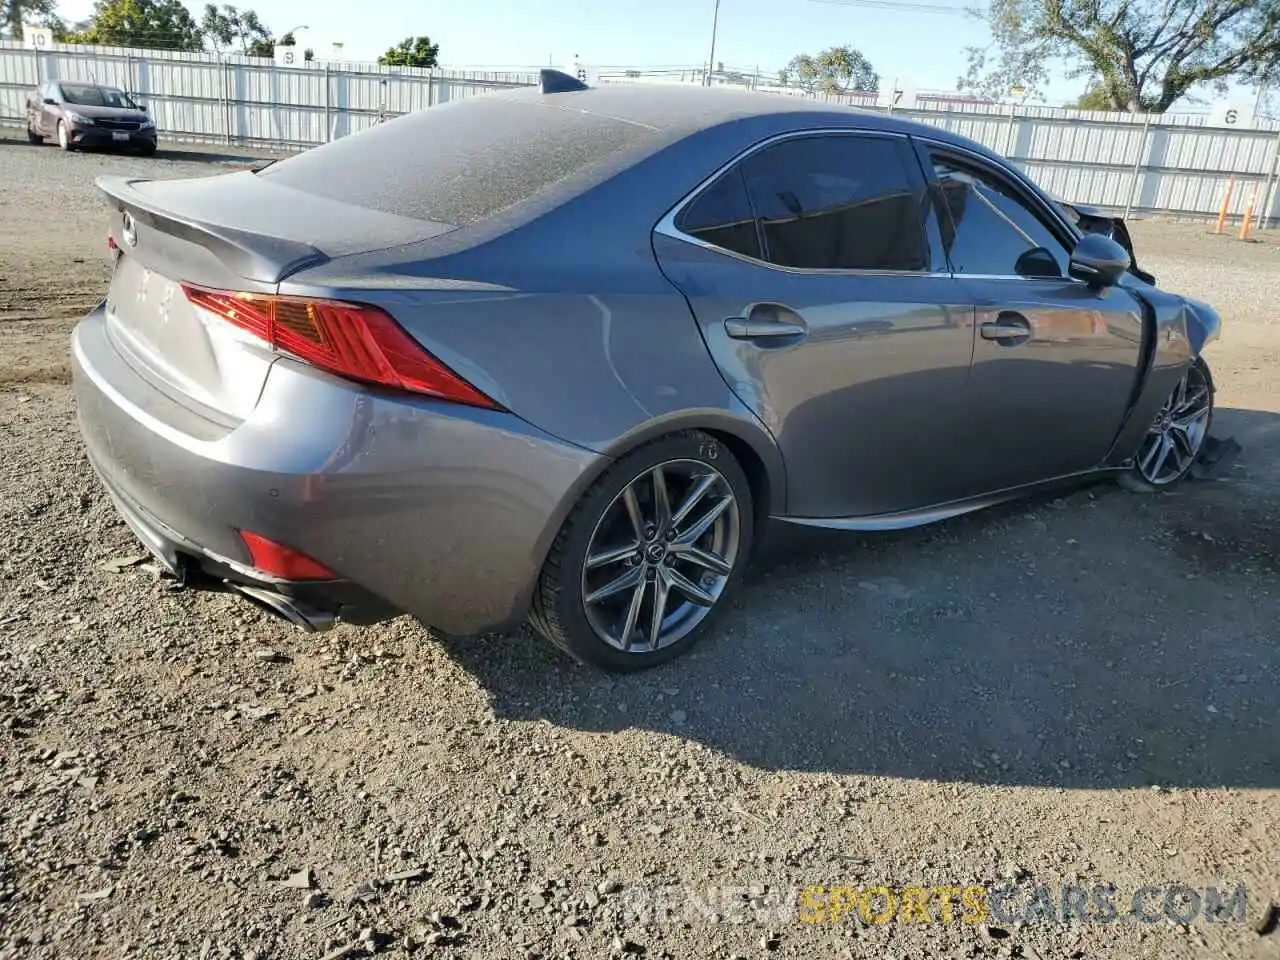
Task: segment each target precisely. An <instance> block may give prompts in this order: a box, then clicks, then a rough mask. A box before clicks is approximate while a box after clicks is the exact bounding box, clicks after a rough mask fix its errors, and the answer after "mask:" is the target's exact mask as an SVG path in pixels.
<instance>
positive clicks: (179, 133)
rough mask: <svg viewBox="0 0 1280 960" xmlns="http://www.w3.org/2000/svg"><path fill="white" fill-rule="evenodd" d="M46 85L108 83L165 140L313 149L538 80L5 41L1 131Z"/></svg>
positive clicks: (0, 66) (20, 119)
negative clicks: (145, 114) (393, 118)
mask: <svg viewBox="0 0 1280 960" xmlns="http://www.w3.org/2000/svg"><path fill="white" fill-rule="evenodd" d="M45 80H82V81H92V82H96V83H107V84H112V85H114V86H117V87H120V88H121V89H123V90H127V91H129V92H131V93H133V94H135V95H136V96H137V97H138V99H140V100H142V101H143V102H144V103H146V104H147V107H148V109H149V110H150V112H151V114H152V116H154V117H155V120H156V125H157V127H159V129H160V132H161V136H162V137H164V136H165V135H168V136H169V137H171V138H177V139H184V140H194V141H204V142H213V143H239V144H257V145H262V146H280V147H298V148H301V147H309V146H314V145H316V144H320V143H325V142H326V141H329V140H336V139H337V138H339V137H343V136H346V135H347V134H349V133H355V132H356V131H358V130H363V129H364V128H365V127H368V126H371V125H372V124H373V123H374V122H375V121H376V120H377V117H378V114H379V112H380V111H386V112H387V113H388V114H391V115H394V114H400V113H408V112H409V111H411V110H420V109H422V108H424V107H430V106H434V105H436V104H438V103H447V102H448V101H450V100H457V99H459V98H460V97H469V96H473V95H475V94H480V93H486V92H488V91H490V90H495V89H502V88H510V87H519V86H528V85H529V84H532V83H534V82H536V77H535V76H534V75H533V74H517V73H483V72H468V71H448V70H422V69H418V68H414V67H379V66H376V65H373V64H365V63H361V64H334V63H325V64H317V65H314V66H307V67H281V66H277V65H276V64H275V62H274V61H272V60H266V59H261V58H258V57H219V56H216V55H214V54H209V53H182V52H171V51H166V50H132V49H127V48H123V47H82V46H73V45H62V44H58V45H55V46H54V48H53V50H52V51H50V52H48V53H44V52H41V53H37V52H36V51H34V50H26V49H23V48H22V47H21V46H20V45H18V44H15V43H13V42H11V41H0V123H9V124H20V123H24V122H25V120H24V117H25V103H26V96H27V93H28V92H29V91H31V90H32V89H33V88H34V87H35V86H36V85H37V84H38V83H42V82H44V81H45Z"/></svg>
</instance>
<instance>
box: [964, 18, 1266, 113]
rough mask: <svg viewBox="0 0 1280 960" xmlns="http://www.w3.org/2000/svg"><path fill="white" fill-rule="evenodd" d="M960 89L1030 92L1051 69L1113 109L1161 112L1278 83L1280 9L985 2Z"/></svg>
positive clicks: (991, 93)
mask: <svg viewBox="0 0 1280 960" xmlns="http://www.w3.org/2000/svg"><path fill="white" fill-rule="evenodd" d="M977 15H978V16H980V17H981V18H982V19H984V20H985V21H986V22H987V24H988V26H990V28H991V34H992V42H991V44H990V45H989V46H988V47H986V48H985V49H978V48H973V47H971V48H969V49H968V50H967V51H966V53H967V54H968V57H969V69H968V73H967V74H966V76H964V77H962V78H961V79H960V87H961V89H970V90H975V91H978V92H980V93H983V94H986V95H988V96H995V97H1000V96H1003V95H1005V94H1006V93H1007V92H1008V90H1009V88H1010V87H1011V86H1012V85H1014V84H1021V85H1022V86H1024V87H1026V88H1027V89H1028V90H1029V91H1031V92H1032V93H1034V92H1035V91H1036V90H1037V89H1038V88H1041V87H1043V86H1044V84H1045V83H1046V82H1047V81H1048V79H1049V70H1050V68H1051V67H1052V66H1053V65H1054V64H1055V63H1065V65H1066V66H1067V68H1068V72H1069V75H1071V76H1086V75H1087V76H1091V77H1094V78H1096V83H1095V87H1096V89H1097V90H1098V91H1100V92H1099V93H1098V94H1097V95H1096V97H1095V98H1093V99H1091V102H1098V98H1101V97H1105V98H1106V100H1107V101H1108V103H1109V107H1110V109H1113V110H1128V111H1132V112H1152V113H1163V112H1164V111H1166V110H1168V109H1169V108H1170V107H1171V106H1172V105H1173V104H1174V103H1176V102H1177V101H1178V100H1179V99H1181V98H1183V97H1184V96H1186V95H1187V94H1188V93H1189V92H1191V91H1192V90H1193V89H1194V88H1196V87H1198V86H1200V85H1202V84H1208V85H1211V86H1212V87H1213V88H1215V89H1218V90H1225V88H1226V86H1227V84H1228V82H1229V81H1232V80H1235V81H1238V82H1242V83H1249V82H1253V83H1263V82H1268V81H1270V80H1273V79H1275V78H1276V77H1278V76H1280V0H990V3H989V5H988V7H987V8H986V9H985V10H984V11H980V12H978V13H977Z"/></svg>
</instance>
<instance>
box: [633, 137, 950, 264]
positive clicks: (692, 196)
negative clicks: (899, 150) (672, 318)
mask: <svg viewBox="0 0 1280 960" xmlns="http://www.w3.org/2000/svg"><path fill="white" fill-rule="evenodd" d="M831 136H837V137H840V136H862V137H868V136H870V137H879V138H881V139H886V140H894V141H897V142H898V143H899V145H900V146H901V147H905V149H906V150H907V151H909V152H910V153H911V154H913V155H914V154H915V149H914V147H912V145H911V140H912V138H911V136H910V135H909V134H906V133H899V132H898V131H895V130H878V129H876V128H874V127H807V128H805V129H803V130H788V131H786V132H785V133H778V134H774V135H772V136H769V137H766V138H765V139H764V140H761V141H759V142H758V143H754V144H752V145H751V146H749V147H747V148H746V149H745V150H742V151H740V152H739V153H738V154H736V155H735V156H734V157H732V158H731V159H730V160H729V161H727V162H726V163H723V164H721V165H720V166H719V167H717V168H716V169H715V171H714V172H713V173H712V174H711V175H710V176H709V177H707V178H706V179H704V180H703V181H702V182H701V183H699V184H698V185H697V186H696V187H694V188H693V189H692V190H690V191H689V192H688V193H687V194H685V196H684V197H683V198H681V199H680V200H678V201H677V202H676V203H675V205H674V206H673V207H672V208H671V209H670V210H668V211H667V212H666V213H665V214H664V215H663V216H662V218H661V219H660V220H659V221H658V223H657V225H656V226H655V227H654V228H653V232H654V233H658V234H661V235H662V236H664V237H668V238H669V239H672V240H679V241H681V242H683V243H691V244H693V245H694V246H696V247H700V248H702V249H703V250H709V251H712V252H714V253H718V254H721V255H723V256H726V257H733V258H734V259H735V260H740V261H741V262H743V263H749V264H751V265H753V266H757V267H767V268H768V269H770V270H776V271H778V272H780V273H789V274H792V275H796V276H827V277H951V276H952V272H951V271H950V270H946V271H938V270H932V269H928V268H926V269H924V270H874V269H867V268H863V267H788V266H783V265H782V264H778V263H771V262H770V261H768V260H761V259H758V258H756V257H749V256H747V255H746V254H743V253H738V252H737V251H736V250H729V249H726V248H725V247H717V246H716V245H715V244H714V243H708V242H707V241H705V240H701V239H699V238H698V237H694V236H690V235H689V234H687V233H685V232H684V231H682V230H681V229H680V228H679V227H677V226H676V219H677V218H678V217H679V216H680V214H682V213H683V212H684V211H685V209H686V208H687V207H689V206H690V205H692V204H693V202H694V201H695V200H697V199H698V198H699V197H700V196H701V195H702V194H703V193H705V192H706V191H707V189H708V188H710V187H711V186H712V184H714V183H715V182H716V181H717V180H719V179H720V178H721V177H722V176H723V175H724V174H726V173H728V172H729V171H731V170H732V169H733V168H734V167H736V166H738V165H739V164H741V163H742V162H743V161H745V160H746V159H747V158H748V157H750V156H753V155H754V154H756V153H759V152H760V151H761V150H765V149H767V148H769V147H771V146H774V145H776V144H778V143H782V142H784V141H787V140H799V139H801V138H809V137H831ZM904 166H905V165H904ZM906 173H907V176H908V178H909V179H910V180H911V182H912V185H913V186H914V185H915V181H914V178H911V171H910V168H909V167H906ZM925 182H926V184H927V183H928V181H927V179H926V181H925ZM747 202H748V203H750V204H751V205H752V212H753V213H754V212H755V204H754V201H753V200H752V198H751V191H750V190H749V189H748V191H747ZM936 215H937V214H936V213H931V216H936ZM755 219H756V220H757V221H758V220H759V218H758V217H756V218H755ZM756 229H757V233H758V232H759V225H758V223H757V228H756ZM920 230H921V234H922V235H923V236H924V239H925V241H926V245H927V242H928V239H929V237H928V227H927V224H925V223H921V225H920ZM761 252H762V253H763V252H764V251H763V249H762V251H761ZM931 259H933V258H931Z"/></svg>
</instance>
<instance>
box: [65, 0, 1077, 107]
mask: <svg viewBox="0 0 1280 960" xmlns="http://www.w3.org/2000/svg"><path fill="white" fill-rule="evenodd" d="M872 2H873V3H878V2H881V0H872ZM909 2H910V0H909ZM921 2H926V5H927V6H934V7H939V6H941V7H949V8H951V9H954V10H956V11H963V10H964V8H965V7H966V6H972V5H974V0H921ZM854 3H855V4H862V3H865V0H854ZM187 5H188V6H189V7H190V8H191V9H192V11H193V12H195V13H197V15H198V12H199V10H200V9H202V7H203V4H202V3H198V2H195V0H187ZM236 5H237V6H240V7H242V8H243V7H252V8H253V9H255V10H256V11H257V12H258V15H259V16H260V17H261V18H262V20H263V22H264V23H266V24H267V26H268V27H270V28H271V29H272V30H274V31H277V33H281V34H282V33H284V32H286V31H288V30H289V29H290V28H291V27H294V26H297V25H299V24H305V25H306V26H307V27H308V28H309V29H307V30H302V31H299V32H298V34H297V37H298V42H299V43H300V44H302V45H304V46H310V47H312V48H314V49H315V50H316V53H317V54H318V55H319V56H321V57H328V56H329V55H330V48H331V44H332V43H333V42H335V41H340V42H341V43H342V44H343V57H342V59H350V60H373V59H376V58H377V56H378V55H379V54H380V53H382V52H383V51H385V50H386V48H387V47H389V46H391V45H393V44H395V43H397V42H398V41H399V40H401V39H402V38H404V37H405V36H408V35H418V34H426V35H427V36H429V37H431V39H432V41H433V42H435V43H438V44H440V61H441V65H442V66H446V67H485V66H489V67H526V68H527V67H539V66H547V65H555V66H567V65H569V64H570V63H571V62H572V61H573V60H574V56H575V54H576V55H577V57H578V58H579V59H580V60H581V61H582V62H583V63H587V64H593V65H608V66H645V67H648V66H661V65H684V66H690V67H693V66H696V65H699V64H702V63H705V62H706V60H707V55H708V52H709V48H710V45H711V25H712V14H713V10H714V6H715V3H714V0H641V2H623V0H373V2H367V3H364V4H359V5H353V4H351V3H350V2H338V0H241V2H240V3H237V4H236ZM60 7H61V13H62V14H63V16H64V17H65V18H66V19H68V20H78V19H83V18H85V17H88V16H89V15H90V13H91V12H92V10H93V2H92V0H62V3H61V5H60ZM353 10H356V11H358V14H357V15H354V16H353V14H352V11H353ZM986 42H987V32H986V28H985V27H984V26H983V25H982V24H981V23H979V22H977V21H974V20H973V19H971V18H969V17H967V16H965V15H964V14H963V13H962V12H961V13H945V12H921V11H919V10H912V11H907V10H901V9H885V8H883V7H877V6H874V5H873V6H865V5H854V4H851V3H850V2H849V0H721V3H720V15H719V24H718V28H717V31H716V60H717V61H723V62H724V64H725V66H726V67H728V68H730V69H737V70H754V69H755V68H756V67H757V66H758V67H759V68H760V69H761V70H764V71H766V72H769V73H774V72H776V71H777V70H778V69H779V68H781V67H782V66H783V64H785V63H786V62H787V61H788V60H790V59H791V57H793V56H795V55H796V54H799V53H817V52H819V51H820V50H822V49H824V48H825V47H830V46H842V45H845V44H849V45H852V46H854V47H856V48H857V49H859V50H861V51H862V53H863V54H864V55H865V56H866V57H867V58H868V59H869V60H870V61H871V63H872V64H873V65H874V67H875V68H876V70H877V72H878V73H879V74H880V77H881V86H882V87H884V86H886V85H888V84H889V83H892V82H893V81H894V80H895V79H897V80H898V82H899V83H900V84H905V85H906V86H908V87H914V88H916V89H920V90H951V89H954V88H955V83H956V79H957V78H958V77H959V76H960V75H961V74H963V73H964V70H965V66H966V60H965V56H964V53H963V48H964V47H966V46H969V45H985V43H986ZM335 59H337V58H335ZM1082 88H1083V83H1082V82H1081V81H1067V82H1065V83H1061V84H1054V85H1053V87H1052V88H1051V89H1050V90H1048V91H1046V93H1047V95H1048V96H1049V97H1050V98H1051V99H1054V98H1056V99H1066V98H1068V97H1072V96H1074V95H1075V94H1077V93H1078V92H1080V90H1081V89H1082Z"/></svg>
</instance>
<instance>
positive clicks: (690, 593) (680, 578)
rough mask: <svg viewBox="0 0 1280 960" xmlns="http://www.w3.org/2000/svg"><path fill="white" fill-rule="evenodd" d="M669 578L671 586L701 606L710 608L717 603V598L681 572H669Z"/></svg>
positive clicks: (669, 570)
mask: <svg viewBox="0 0 1280 960" xmlns="http://www.w3.org/2000/svg"><path fill="white" fill-rule="evenodd" d="M667 578H668V579H669V580H670V583H671V586H673V587H675V588H676V589H677V590H679V591H680V592H681V593H683V594H684V595H685V596H686V597H688V598H689V599H690V600H692V601H693V602H694V603H696V604H698V605H699V606H703V607H709V606H711V605H712V604H714V603H715V602H716V598H715V597H713V596H712V595H711V594H709V593H707V591H706V590H703V589H702V587H700V586H698V585H697V584H696V583H694V582H693V581H692V580H690V579H689V578H688V577H686V576H685V575H684V574H683V573H681V572H680V571H679V570H671V569H668V570H667Z"/></svg>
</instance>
